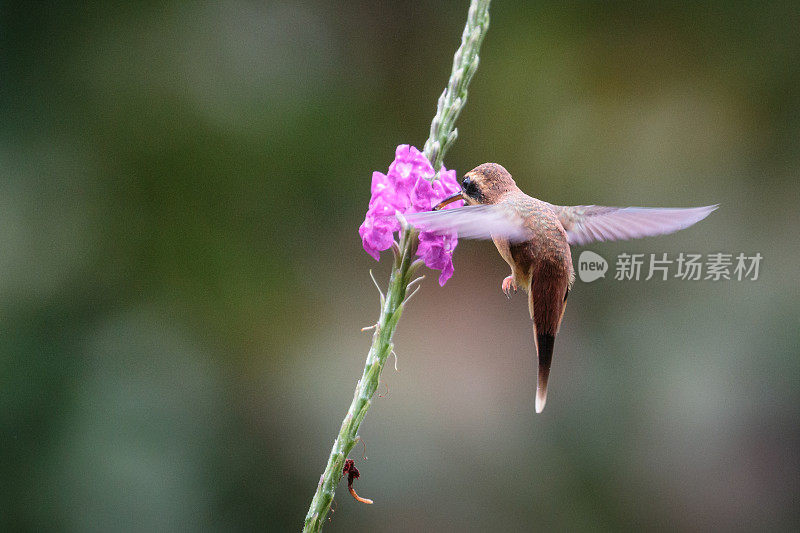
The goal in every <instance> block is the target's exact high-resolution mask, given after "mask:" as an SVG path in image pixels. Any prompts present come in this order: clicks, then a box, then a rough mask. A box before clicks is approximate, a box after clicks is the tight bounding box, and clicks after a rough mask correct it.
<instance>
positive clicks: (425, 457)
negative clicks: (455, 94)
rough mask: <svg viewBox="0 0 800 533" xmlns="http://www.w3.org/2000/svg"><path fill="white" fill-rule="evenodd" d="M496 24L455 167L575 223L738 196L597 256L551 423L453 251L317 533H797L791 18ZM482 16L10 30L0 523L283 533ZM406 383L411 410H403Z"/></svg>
mask: <svg viewBox="0 0 800 533" xmlns="http://www.w3.org/2000/svg"><path fill="white" fill-rule="evenodd" d="M644 4H645V3H639V2H618V3H613V4H611V3H606V2H570V3H568V4H563V3H561V2H527V1H524V0H520V1H500V0H498V1H497V2H495V3H494V5H493V7H492V24H491V28H490V31H489V34H488V37H487V39H486V41H485V43H484V47H483V50H482V53H481V59H482V63H481V67H480V69H479V70H478V73H477V76H476V78H475V80H474V82H473V84H472V86H471V90H470V95H469V102H468V104H467V106H466V109H465V111H464V113H463V114H462V117H461V118H460V120H459V123H458V127H459V132H460V137H459V140H458V142H457V143H456V144H455V146H454V147H453V149H452V150H451V152H450V153H449V154H448V155H447V157H446V161H445V164H446V165H447V166H448V168H455V169H457V170H458V171H459V174H463V173H464V172H466V171H467V170H469V169H471V168H473V167H474V166H476V165H478V164H480V163H483V162H486V161H495V162H499V163H502V164H503V165H505V166H506V167H507V168H508V169H509V170H510V171H511V172H512V174H513V175H514V176H515V178H516V179H517V182H518V183H519V184H520V186H521V187H522V188H523V189H524V190H526V191H527V192H529V193H530V194H532V195H534V196H536V197H539V198H542V199H546V200H548V201H550V202H553V203H557V204H580V203H598V204H606V205H666V206H694V205H706V204H710V203H720V204H721V205H722V207H721V208H720V209H719V210H718V211H717V212H715V213H714V214H713V215H712V216H710V217H709V218H708V219H707V220H706V221H703V222H702V223H701V224H699V225H698V226H696V227H694V228H692V229H690V230H687V231H683V232H680V233H678V234H675V235H672V236H668V237H663V238H657V239H646V240H641V241H634V242H626V243H609V244H601V245H593V246H590V247H588V248H589V249H591V250H593V251H595V252H597V253H600V254H601V255H603V256H604V257H606V258H607V259H609V260H610V261H613V260H614V257H615V256H616V254H618V253H621V252H628V253H662V252H669V253H678V252H681V251H683V252H699V253H707V252H717V251H720V252H727V253H738V252H745V253H747V254H753V253H756V252H759V253H761V254H762V255H763V257H764V259H763V262H762V265H761V273H760V277H759V279H758V280H757V281H741V282H739V281H722V282H711V281H701V282H687V281H680V280H670V281H667V282H663V281H656V280H651V281H649V282H645V281H639V282H617V281H614V280H613V279H611V278H609V277H607V278H606V279H604V280H599V281H597V282H594V283H592V284H585V283H581V282H580V281H578V282H576V287H575V290H573V292H572V294H571V296H570V302H569V305H568V307H567V313H566V317H565V321H564V324H563V326H562V330H561V334H560V336H559V338H558V341H557V343H556V354H555V360H554V366H553V373H552V378H551V389H550V397H549V401H548V405H547V409H546V410H545V412H544V413H543V414H541V415H538V416H537V415H535V414H534V411H533V394H534V383H535V365H534V363H533V354H532V350H533V348H532V334H531V329H530V323H529V320H528V318H527V308H526V303H525V298H524V297H520V296H517V297H516V298H514V299H513V300H512V301H511V302H508V301H507V300H506V298H505V297H504V296H503V295H502V293H501V292H500V281H501V280H502V278H503V277H504V276H505V275H506V274H507V267H506V266H505V264H504V263H503V262H502V260H501V259H500V257H499V256H498V255H497V253H496V251H495V250H494V248H493V246H492V244H491V243H487V242H466V241H465V242H462V243H461V244H459V247H458V250H457V252H456V274H455V277H454V278H453V279H452V280H451V281H450V282H449V283H448V284H447V285H446V286H445V287H444V288H440V287H439V286H438V284H437V283H436V281H435V279H436V276H435V275H429V276H428V279H426V281H425V282H424V286H423V290H422V291H421V293H420V294H419V295H418V296H417V297H415V299H414V300H413V301H412V302H411V304H410V305H409V307H408V309H407V310H406V313H405V314H404V316H403V319H402V321H401V323H400V326H399V330H398V333H397V336H396V347H397V352H398V354H399V363H398V368H399V370H400V371H399V372H395V371H394V369H393V368H391V365H390V367H389V368H387V371H386V372H385V374H384V377H383V381H384V382H385V385H386V386H385V387H384V385H381V389H380V390H381V394H382V396H383V397H380V398H376V399H375V402H374V405H373V407H372V409H371V410H370V412H369V414H368V416H367V418H366V421H365V423H364V425H363V426H362V430H361V435H362V436H363V438H364V440H365V441H366V443H367V453H366V455H367V457H368V460H366V461H364V460H363V459H362V458H361V454H362V452H361V449H360V447H359V448H357V450H356V451H354V453H353V455H352V456H353V457H354V458H356V459H358V461H357V465H358V467H359V468H360V470H361V473H362V478H361V479H360V480H359V481H357V482H356V483H357V484H356V487H357V489H358V491H359V492H360V493H361V494H362V495H364V496H367V497H370V498H373V499H374V500H375V502H376V503H375V505H372V506H364V505H360V504H357V503H356V502H354V501H353V500H352V499H351V498H350V496H349V495H348V494H347V492H346V489H345V485H344V483H343V484H342V486H341V488H340V490H339V492H338V493H337V498H336V512H335V513H334V514H333V515H332V520H331V522H330V523H329V525H328V528H327V529H328V530H330V531H378V530H380V531H526V530H550V529H555V530H634V529H636V530H638V529H642V528H645V529H658V530H666V529H670V530H673V529H677V530H710V529H715V530H731V531H747V530H795V531H796V530H797V529H798V527H799V526H800V517H799V514H800V511H798V509H800V507H799V506H798V499H799V496H800V490H799V489H798V485H799V484H800V481H799V480H800V437H799V436H798V435H800V432H798V422H799V421H800V406H799V404H798V400H800V387H799V386H798V379H799V377H800V362H799V361H800V360H799V359H798V351H799V350H798V348H799V347H800V327H799V326H800V318H799V317H800V301H799V300H798V296H799V295H798V265H800V245H799V244H798V237H797V228H798V225H800V214H798V199H800V180H798V175H799V173H800V112H799V111H798V110H799V109H800V67H799V66H800V37H798V28H799V27H800V9H798V6H797V4H796V3H793V2H723V1H718V2H701V3H695V2H675V3H668V4H663V5H657V6H656V5H652V6H650V5H647V6H646V5H644ZM466 6H467V3H466V2H465V1H459V2H413V3H406V2H386V1H379V2H374V1H369V2H367V1H365V2H351V3H336V4H335V5H331V4H326V3H319V4H317V3H309V2H303V3H287V2H248V1H225V2H191V3H186V2H148V3H131V4H125V3H113V4H106V5H105V6H103V7H100V6H99V4H98V5H96V4H88V5H84V6H80V5H76V4H74V3H68V2H65V3H51V4H49V5H38V4H37V5H34V4H31V3H28V2H3V4H2V6H0V43H2V45H0V54H1V55H0V58H1V59H2V60H1V61H0V98H2V100H1V102H2V104H0V105H2V108H1V109H2V122H0V303H1V304H2V305H1V306H0V330H1V331H2V333H1V334H0V339H1V341H0V380H1V383H2V385H0V478H2V480H3V482H2V483H0V529H3V530H9V531H13V530H17V531H25V530H29V531H206V530H207V531H258V530H262V531H263V530H267V531H293V530H298V529H300V527H301V524H302V520H303V517H304V515H305V512H306V510H307V507H308V503H309V501H310V499H311V496H312V494H313V491H314V489H315V487H316V484H317V480H318V478H319V475H320V473H321V472H322V469H323V466H324V465H325V461H326V459H327V456H328V453H329V450H330V446H331V444H332V442H333V438H334V436H335V434H336V432H337V431H338V427H339V424H340V422H341V419H342V417H343V415H344V413H345V410H346V408H347V405H348V404H349V402H350V400H351V398H352V393H353V388H354V386H355V382H356V379H357V377H358V376H359V375H360V372H361V368H362V365H363V361H364V358H365V355H366V352H367V349H368V346H369V342H370V335H369V334H368V333H361V332H360V331H359V329H360V328H361V327H363V326H366V325H368V324H370V323H372V322H374V320H375V319H376V317H377V313H378V300H377V293H376V291H375V289H374V287H373V286H372V282H371V281H370V280H369V275H368V270H369V269H373V270H374V272H375V273H376V276H377V279H378V280H379V281H382V282H384V283H385V281H386V278H387V273H388V264H387V261H385V260H383V261H381V262H380V263H375V262H374V260H373V259H371V258H370V257H369V256H367V254H366V253H364V252H363V251H362V250H361V246H360V241H359V239H358V236H357V233H356V231H357V228H358V226H359V224H360V222H361V220H362V219H363V215H364V211H365V210H366V204H367V201H368V195H369V183H370V176H371V172H372V171H373V170H383V171H385V170H386V167H387V166H388V164H389V163H390V161H391V160H392V157H393V153H394V148H395V146H396V145H398V144H401V143H411V144H414V145H416V146H419V147H421V146H422V145H423V144H424V141H425V139H426V137H427V133H428V127H429V123H430V119H431V118H432V116H433V113H434V110H435V104H436V99H437V97H438V96H439V94H440V92H441V90H442V88H443V86H444V84H445V82H446V79H447V76H448V74H449V71H450V64H451V60H452V55H453V53H454V51H455V49H456V47H457V45H458V42H459V39H460V34H461V30H462V27H463V23H464V20H465V18H466ZM386 388H388V391H389V392H388V394H386V390H385V389H386Z"/></svg>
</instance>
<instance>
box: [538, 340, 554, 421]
mask: <svg viewBox="0 0 800 533" xmlns="http://www.w3.org/2000/svg"><path fill="white" fill-rule="evenodd" d="M555 340H556V337H555V335H550V334H549V333H539V334H537V335H536V345H537V347H538V351H539V353H538V356H539V379H538V383H537V385H536V412H537V413H541V412H542V411H543V410H544V404H545V402H546V401H547V379H548V378H549V377H550V363H552V362H553V344H554V343H555Z"/></svg>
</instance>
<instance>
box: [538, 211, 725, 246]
mask: <svg viewBox="0 0 800 533" xmlns="http://www.w3.org/2000/svg"><path fill="white" fill-rule="evenodd" d="M550 207H551V209H553V211H554V212H555V214H556V216H558V220H559V221H560V222H561V225H562V226H564V229H565V230H566V231H567V240H568V241H569V243H570V244H587V243H590V242H593V241H620V240H626V239H638V238H639V237H650V236H652V235H666V234H667V233H673V232H676V231H678V230H681V229H684V228H688V227H689V226H691V225H693V224H695V223H697V222H700V221H701V220H703V219H704V218H706V217H707V216H708V215H709V213H711V212H712V211H713V210H715V209H716V208H717V207H719V205H708V206H705V207H691V208H673V207H603V206H601V205H574V206H560V205H551V206H550Z"/></svg>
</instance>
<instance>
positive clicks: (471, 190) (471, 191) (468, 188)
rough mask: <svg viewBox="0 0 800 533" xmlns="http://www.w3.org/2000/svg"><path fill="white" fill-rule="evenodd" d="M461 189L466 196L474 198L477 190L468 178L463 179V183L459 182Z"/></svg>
mask: <svg viewBox="0 0 800 533" xmlns="http://www.w3.org/2000/svg"><path fill="white" fill-rule="evenodd" d="M461 188H462V189H463V190H464V192H465V193H466V194H467V196H474V195H475V193H476V192H477V189H478V187H477V186H476V185H475V183H473V181H472V180H471V179H470V177H469V176H467V177H466V178H464V181H462V182H461Z"/></svg>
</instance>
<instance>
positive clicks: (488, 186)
mask: <svg viewBox="0 0 800 533" xmlns="http://www.w3.org/2000/svg"><path fill="white" fill-rule="evenodd" d="M457 200H464V203H465V204H466V205H465V206H464V207H460V208H456V209H448V210H445V211H439V210H440V209H441V208H442V207H444V206H445V205H447V204H449V203H452V202H455V201H457ZM717 207H718V206H716V205H712V206H706V207H694V208H688V209H680V208H646V207H602V206H598V205H577V206H559V205H553V204H549V203H547V202H543V201H542V200H537V199H536V198H532V197H530V196H528V195H527V194H525V193H524V192H522V191H521V190H520V189H519V187H517V184H516V183H515V182H514V180H513V179H512V178H511V174H509V173H508V171H507V170H506V169H505V168H503V167H502V166H500V165H498V164H496V163H484V164H483V165H480V166H478V167H476V168H474V169H473V170H471V171H469V172H468V173H467V174H466V175H465V177H464V180H463V182H462V183H461V191H460V192H458V193H457V194H454V195H453V196H451V197H449V198H447V199H445V200H443V201H442V202H441V203H439V204H438V205H437V206H436V207H434V208H433V209H434V210H433V211H429V212H424V213H414V214H408V215H406V218H407V220H408V222H409V223H411V224H412V225H414V226H415V227H417V228H419V229H421V230H425V231H432V232H435V233H457V234H458V236H459V237H462V238H475V239H492V240H493V241H494V244H495V246H497V250H498V251H499V252H500V255H501V256H502V257H503V259H504V260H505V261H506V263H508V264H509V266H510V267H511V274H510V275H509V276H508V277H506V278H505V279H504V280H503V282H502V290H503V292H504V293H505V294H506V296H508V297H509V298H510V297H511V292H512V291H514V292H516V290H517V288H518V287H521V288H522V289H523V290H524V291H525V292H527V293H528V310H529V311H530V315H531V318H532V319H533V338H534V342H535V347H536V353H537V356H538V361H539V373H538V382H537V387H536V412H537V413H541V412H542V410H543V409H544V404H545V401H546V400H547V379H548V377H549V375H550V364H551V362H552V358H553V344H554V341H555V337H556V333H558V327H559V325H560V324H561V319H562V318H563V316H564V309H565V308H566V303H567V295H568V294H569V291H570V289H571V288H572V284H573V282H574V281H575V273H574V271H573V268H572V255H571V252H570V245H571V244H578V245H582V244H587V243H589V242H592V241H615V240H624V239H634V238H638V237H648V236H651V235H665V234H668V233H673V232H675V231H678V230H680V229H684V228H688V227H689V226H691V225H693V224H695V223H696V222H699V221H700V220H702V219H704V218H705V217H706V216H708V214H709V213H711V212H712V211H714V210H715V209H716V208H717Z"/></svg>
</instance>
